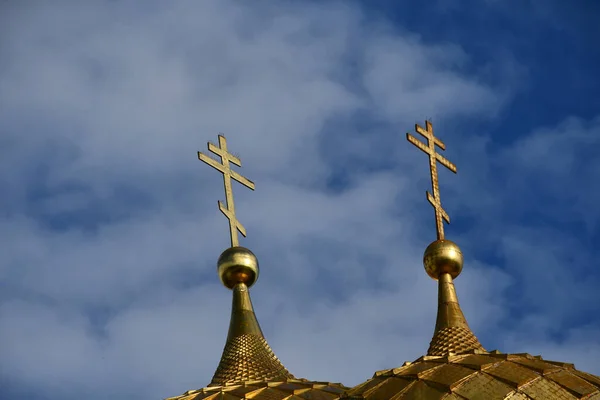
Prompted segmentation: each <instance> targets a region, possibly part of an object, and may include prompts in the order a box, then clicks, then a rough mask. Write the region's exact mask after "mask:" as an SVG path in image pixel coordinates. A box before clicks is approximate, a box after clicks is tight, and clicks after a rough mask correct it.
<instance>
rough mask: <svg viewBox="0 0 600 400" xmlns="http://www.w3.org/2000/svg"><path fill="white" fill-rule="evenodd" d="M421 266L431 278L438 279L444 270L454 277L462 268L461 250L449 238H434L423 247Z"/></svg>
mask: <svg viewBox="0 0 600 400" xmlns="http://www.w3.org/2000/svg"><path fill="white" fill-rule="evenodd" d="M423 266H424V267H425V271H426V272H427V275H429V276H430V277H432V278H433V279H438V278H439V276H440V275H441V274H443V273H445V272H448V273H449V274H450V276H452V279H455V278H456V277H457V276H458V275H459V274H460V272H461V271H462V268H463V255H462V251H460V248H459V247H458V245H457V244H456V243H454V242H452V241H450V240H436V241H435V242H433V243H431V244H430V245H429V246H427V249H425V254H424V255H423Z"/></svg>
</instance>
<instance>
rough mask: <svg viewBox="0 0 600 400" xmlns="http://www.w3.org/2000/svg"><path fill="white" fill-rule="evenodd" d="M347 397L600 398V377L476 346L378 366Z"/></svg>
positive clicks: (568, 366) (456, 399)
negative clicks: (395, 365) (385, 367)
mask: <svg viewBox="0 0 600 400" xmlns="http://www.w3.org/2000/svg"><path fill="white" fill-rule="evenodd" d="M342 398H343V399H368V400H375V399H378V400H391V399H393V400H402V399H423V400H434V399H440V400H441V399H446V400H451V399H452V400H459V399H460V400H465V399H466V400H476V399H477V400H479V399H481V400H499V399H513V400H517V399H518V400H527V399H536V400H537V399H539V400H574V399H588V400H592V399H594V400H597V399H600V377H597V376H594V375H591V374H587V373H585V372H581V371H578V370H576V369H575V368H574V367H573V365H572V364H565V363H560V362H555V361H544V360H543V359H542V358H541V357H540V356H532V355H529V354H501V353H499V352H490V353H488V352H478V351H476V350H471V351H469V352H467V353H463V354H448V355H445V356H424V357H421V358H419V359H418V360H416V361H415V362H413V363H409V362H407V363H405V364H404V365H403V366H402V367H399V368H394V369H388V370H384V371H379V372H376V373H375V375H374V376H373V378H371V379H369V380H368V381H366V382H365V383H363V384H361V385H358V386H356V387H354V388H353V389H351V390H349V391H348V392H346V394H345V395H343V396H342Z"/></svg>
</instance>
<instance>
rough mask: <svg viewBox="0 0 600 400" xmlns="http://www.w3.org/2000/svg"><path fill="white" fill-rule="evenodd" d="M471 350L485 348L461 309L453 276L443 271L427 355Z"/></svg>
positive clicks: (439, 282)
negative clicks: (435, 317) (472, 330)
mask: <svg viewBox="0 0 600 400" xmlns="http://www.w3.org/2000/svg"><path fill="white" fill-rule="evenodd" d="M470 350H485V349H484V348H483V346H481V343H479V340H477V337H475V335H474V334H473V332H471V328H469V324H467V320H466V318H465V316H464V314H463V312H462V310H461V309H460V305H459V304H458V296H457V295H456V290H455V289H454V282H452V277H451V276H450V274H449V273H443V274H442V275H441V276H440V277H439V280H438V312H437V319H436V323H435V330H434V333H433V338H432V339H431V342H430V344H429V350H427V355H430V356H442V355H446V354H450V353H456V354H458V353H463V352H467V351H470Z"/></svg>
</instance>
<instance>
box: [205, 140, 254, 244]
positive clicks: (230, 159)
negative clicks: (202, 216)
mask: <svg viewBox="0 0 600 400" xmlns="http://www.w3.org/2000/svg"><path fill="white" fill-rule="evenodd" d="M208 150H209V151H210V152H212V153H214V154H216V155H218V156H219V157H221V163H219V162H218V161H216V160H215V159H213V158H211V157H208V156H207V155H205V154H202V153H201V152H198V159H199V160H200V161H204V162H205V163H207V164H208V165H210V166H211V167H213V168H214V169H216V170H217V171H219V172H221V173H222V174H223V182H224V184H225V200H226V203H227V207H225V205H223V203H222V202H221V201H219V202H218V204H219V210H221V212H222V213H223V214H225V216H226V217H227V219H228V220H229V230H230V236H231V247H236V246H239V245H240V242H239V240H238V235H237V233H238V231H239V232H240V233H241V234H242V235H243V236H244V237H245V236H246V228H244V226H243V225H242V224H241V223H240V221H238V220H237V218H236V216H235V205H234V203H233V190H232V189H231V179H234V180H236V181H238V182H239V183H241V184H242V185H244V186H246V187H247V188H250V189H252V190H254V182H252V181H250V180H248V179H246V178H244V177H243V176H241V175H240V174H238V173H237V172H235V171H233V170H232V169H231V166H230V164H229V163H232V164H235V165H237V166H238V167H241V166H242V162H241V161H240V159H239V158H237V157H235V156H234V155H233V154H231V153H229V152H228V151H227V140H226V139H225V136H223V135H219V147H217V146H215V145H214V144H212V143H210V142H209V143H208Z"/></svg>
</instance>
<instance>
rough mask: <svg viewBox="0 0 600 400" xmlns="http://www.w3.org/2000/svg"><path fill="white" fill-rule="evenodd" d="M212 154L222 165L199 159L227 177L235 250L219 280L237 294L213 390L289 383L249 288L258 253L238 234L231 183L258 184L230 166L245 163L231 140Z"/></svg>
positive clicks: (223, 262) (226, 256)
mask: <svg viewBox="0 0 600 400" xmlns="http://www.w3.org/2000/svg"><path fill="white" fill-rule="evenodd" d="M208 150H209V151H211V152H212V153H214V154H216V155H218V156H219V157H221V163H219V162H218V161H216V160H214V159H213V158H211V157H208V156H206V155H205V154H202V153H201V152H198V159H199V160H201V161H204V162H205V163H206V164H208V165H210V166H211V167H213V168H215V169H216V170H217V171H219V172H221V173H222V174H223V182H224V184H225V197H226V205H224V204H223V203H221V202H220V201H219V202H218V204H219V210H221V212H222V213H223V214H225V216H226V217H227V219H228V220H229V232H230V238H231V247H230V248H228V249H227V250H225V251H224V252H223V253H221V256H220V257H219V261H217V272H218V274H219V279H220V280H221V282H222V283H223V285H225V287H227V288H229V289H231V290H232V291H233V300H232V303H231V319H230V322H229V333H228V334H227V340H226V342H225V348H224V349H223V354H222V356H221V361H220V362H219V365H218V366H217V370H216V371H215V374H214V376H213V379H212V380H211V382H210V385H209V386H223V385H227V384H231V383H241V382H246V381H252V380H264V379H274V380H286V379H292V378H294V376H293V375H292V374H290V373H289V372H288V370H287V369H286V368H285V367H284V366H283V364H281V362H280V361H279V359H278V358H277V357H276V356H275V354H274V353H273V350H271V348H270V347H269V344H268V343H267V341H266V340H265V338H264V336H263V333H262V330H261V329H260V325H259V324H258V319H257V318H256V314H255V313H254V308H253V307H252V300H251V299H250V292H249V290H248V288H249V287H250V286H252V285H253V284H254V283H255V282H256V280H257V279H258V273H259V269H258V260H257V258H256V256H255V255H254V253H252V252H251V251H250V250H248V249H247V248H245V247H241V246H240V245H239V240H238V235H237V234H238V231H239V232H240V233H241V234H242V235H243V236H246V229H244V227H243V225H242V224H241V223H240V222H239V221H238V219H237V217H236V215H235V205H234V203H233V191H232V188H231V179H234V180H236V181H238V182H240V183H241V184H242V185H244V186H246V187H248V188H250V189H252V190H254V183H253V182H251V181H250V180H248V179H246V178H244V177H243V176H241V175H240V174H238V173H237V172H235V171H233V170H232V169H231V166H230V164H229V163H233V164H235V165H237V166H238V167H241V165H242V162H241V161H240V159H239V158H238V157H235V156H234V155H232V154H231V153H229V152H228V150H227V140H226V139H225V136H223V135H222V134H220V135H219V147H217V146H215V145H214V144H212V143H210V142H209V143H208Z"/></svg>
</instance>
